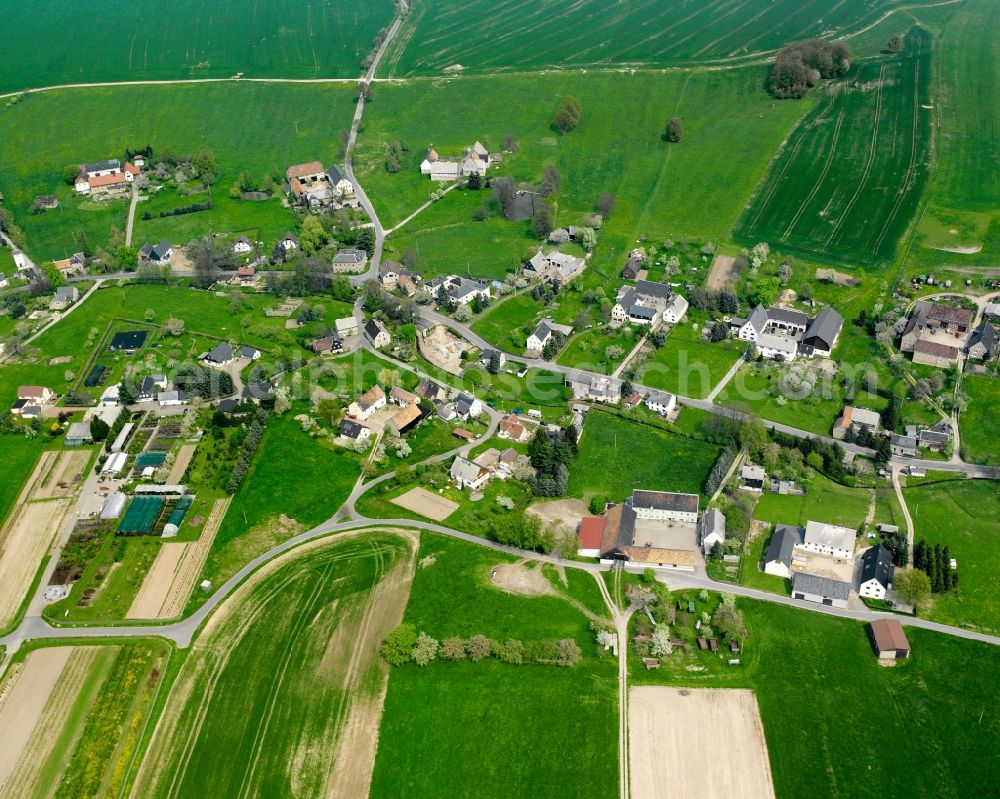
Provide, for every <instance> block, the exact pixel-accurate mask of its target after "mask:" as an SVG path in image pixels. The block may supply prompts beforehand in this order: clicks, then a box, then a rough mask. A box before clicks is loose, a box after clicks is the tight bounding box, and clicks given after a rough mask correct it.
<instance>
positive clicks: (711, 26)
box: [387, 0, 893, 77]
mask: <svg viewBox="0 0 1000 799" xmlns="http://www.w3.org/2000/svg"><path fill="white" fill-rule="evenodd" d="M892 7H893V3H891V2H888V1H887V0H876V1H875V2H865V0H848V2H844V3H839V4H836V5H833V6H830V5H829V4H825V3H822V2H819V0H803V2H794V0H776V2H771V3H766V4H761V3H738V4H733V3H727V2H725V0H706V1H705V2H701V3H691V2H688V0H662V2H657V3H652V2H648V0H624V1H623V2H618V3H615V4H613V5H609V4H607V3H602V2H600V0H580V2H575V3H566V4H560V5H557V6H554V5H552V4H547V3H533V2H529V0H510V2H507V3H504V4H503V5H502V6H497V5H496V4H494V3H490V2H487V0H472V1H471V2H466V3H457V2H455V1H454V0H417V1H416V2H415V3H414V12H413V13H412V14H411V15H410V19H409V22H408V23H407V24H408V28H406V29H404V31H405V32H404V33H402V34H401V35H400V40H399V44H398V45H394V49H393V50H392V51H390V57H389V59H388V61H387V66H388V70H389V74H390V75H392V76H394V77H401V76H404V75H412V74H440V73H441V72H442V71H443V70H446V69H448V68H449V67H451V68H452V70H454V69H455V68H456V66H457V67H458V68H460V69H464V70H468V71H471V72H487V71H489V72H499V71H504V70H506V71H528V70H538V69H544V68H551V67H562V68H566V67H574V66H578V67H606V66H614V65H624V64H634V65H660V64H677V63H691V62H701V61H708V60H721V61H725V60H728V59H738V58H740V57H744V56H749V55H753V54H757V53H762V52H766V51H770V50H775V49H777V48H779V47H781V46H782V45H784V44H786V43H787V42H789V41H792V40H795V39H805V38H809V37H810V36H819V35H824V36H830V37H835V38H840V37H841V36H843V35H845V34H847V33H849V32H851V31H855V30H859V29H861V28H862V27H864V26H866V25H869V24H871V23H873V22H875V21H876V20H878V19H879V18H880V17H881V16H882V15H883V14H884V13H885V12H886V11H887V10H888V9H890V8H892ZM501 12H502V13H501ZM470 20H488V26H487V28H486V30H485V31H482V32H481V33H482V35H477V33H480V32H479V31H477V30H476V29H475V28H471V29H470V25H469V21H470Z"/></svg>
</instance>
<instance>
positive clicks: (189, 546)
mask: <svg viewBox="0 0 1000 799" xmlns="http://www.w3.org/2000/svg"><path fill="white" fill-rule="evenodd" d="M231 501H232V500H231V499H218V500H216V501H215V504H214V505H213V506H212V512H211V513H210V514H209V516H208V521H206V522H205V527H204V528H203V529H202V531H201V535H200V536H199V537H198V540H197V541H188V542H168V543H166V544H163V546H162V547H160V551H159V552H158V553H157V554H156V560H154V561H153V565H152V567H151V568H150V570H149V571H148V572H147V574H146V578H145V580H143V583H142V586H141V587H140V588H139V593H137V594H136V596H135V599H134V600H133V602H132V606H131V607H130V608H129V611H128V614H127V615H126V617H125V618H127V619H172V618H174V617H176V616H179V615H180V614H181V612H182V611H183V610H184V606H185V605H186V604H187V601H188V599H189V598H190V596H191V591H192V590H193V589H194V585H195V582H196V581H197V579H198V577H199V575H200V574H201V570H202V567H204V565H205V560H206V559H207V558H208V553H209V550H211V548H212V542H213V541H214V540H215V534H216V533H217V532H218V531H219V527H220V526H221V525H222V519H223V518H224V517H225V515H226V510H227V509H228V508H229V503H230V502H231Z"/></svg>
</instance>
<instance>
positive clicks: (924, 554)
mask: <svg viewBox="0 0 1000 799" xmlns="http://www.w3.org/2000/svg"><path fill="white" fill-rule="evenodd" d="M913 568H915V569H919V570H920V571H922V572H923V573H924V574H926V575H927V578H928V579H929V580H930V584H931V591H932V592H933V593H935V594H944V593H947V592H948V591H950V590H951V589H952V588H957V587H958V572H957V571H955V570H954V569H952V568H951V552H950V551H949V549H948V546H947V544H946V545H944V546H942V545H941V544H934V546H931V545H930V544H928V543H927V541H926V539H923V538H921V539H920V540H919V541H918V542H917V544H916V546H915V547H914V548H913Z"/></svg>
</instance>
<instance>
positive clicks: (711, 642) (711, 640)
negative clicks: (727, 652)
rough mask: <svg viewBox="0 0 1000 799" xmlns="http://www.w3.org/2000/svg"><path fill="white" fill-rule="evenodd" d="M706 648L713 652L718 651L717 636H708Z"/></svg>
mask: <svg viewBox="0 0 1000 799" xmlns="http://www.w3.org/2000/svg"><path fill="white" fill-rule="evenodd" d="M708 648H709V649H711V650H712V651H713V652H718V651H719V639H718V638H709V639H708Z"/></svg>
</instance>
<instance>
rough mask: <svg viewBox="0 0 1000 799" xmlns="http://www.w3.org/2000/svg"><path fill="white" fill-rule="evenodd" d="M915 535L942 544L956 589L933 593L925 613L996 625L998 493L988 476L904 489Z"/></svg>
mask: <svg viewBox="0 0 1000 799" xmlns="http://www.w3.org/2000/svg"><path fill="white" fill-rule="evenodd" d="M904 498H905V499H906V505H907V507H908V508H909V509H910V515H911V516H912V517H913V523H914V525H915V526H916V536H915V537H916V539H917V540H919V539H921V538H926V539H927V542H928V543H930V544H932V545H933V544H938V543H940V544H947V545H948V547H949V549H950V550H951V556H952V557H953V558H955V559H956V560H957V561H958V575H959V583H958V590H957V591H953V592H952V593H950V594H948V595H945V596H936V597H935V598H934V606H933V609H932V610H931V613H930V616H931V617H932V618H934V619H936V620H938V621H943V622H945V623H947V624H958V625H962V626H976V627H981V628H985V629H991V630H996V629H998V628H1000V577H998V575H1000V522H998V519H1000V494H998V492H997V486H996V483H994V482H990V481H988V480H949V481H947V482H943V483H930V484H924V485H919V486H914V487H910V486H908V487H907V488H906V489H905V493H904Z"/></svg>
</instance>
